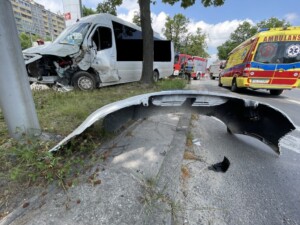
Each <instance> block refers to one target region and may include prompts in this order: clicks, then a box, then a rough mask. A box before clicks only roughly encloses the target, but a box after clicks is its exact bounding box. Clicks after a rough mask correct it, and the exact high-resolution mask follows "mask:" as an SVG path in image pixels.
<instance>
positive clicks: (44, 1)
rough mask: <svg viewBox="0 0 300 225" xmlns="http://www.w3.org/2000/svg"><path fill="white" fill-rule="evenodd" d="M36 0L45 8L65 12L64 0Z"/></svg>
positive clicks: (54, 11) (55, 11)
mask: <svg viewBox="0 0 300 225" xmlns="http://www.w3.org/2000/svg"><path fill="white" fill-rule="evenodd" d="M35 2H37V3H39V4H41V5H43V6H44V7H45V9H47V10H50V11H51V12H53V13H58V12H61V13H63V4H62V1H49V0H35Z"/></svg>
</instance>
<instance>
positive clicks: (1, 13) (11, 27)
mask: <svg viewBox="0 0 300 225" xmlns="http://www.w3.org/2000/svg"><path fill="white" fill-rule="evenodd" d="M0 107H1V110H2V113H3V116H4V119H5V122H6V124H7V126H8V131H9V134H10V136H11V137H13V138H15V139H20V138H21V137H22V135H23V134H27V135H30V136H32V135H34V136H36V135H38V134H40V132H41V129H40V125H39V121H38V118H37V114H36V111H35V105H34V102H33V97H32V93H31V90H30V86H29V81H28V75H27V72H26V68H25V63H24V59H23V55H22V49H21V46H20V41H19V37H18V33H17V28H16V23H15V19H14V16H13V11H12V6H11V2H10V0H1V1H0Z"/></svg>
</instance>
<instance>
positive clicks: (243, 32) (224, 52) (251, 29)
mask: <svg viewBox="0 0 300 225" xmlns="http://www.w3.org/2000/svg"><path fill="white" fill-rule="evenodd" d="M256 33H257V27H256V26H252V25H251V24H250V23H249V22H247V21H245V22H243V23H242V24H240V25H239V26H238V27H237V28H236V29H235V30H234V32H232V33H231V34H230V38H229V40H227V41H226V42H225V43H223V44H222V45H220V46H218V47H217V49H218V57H219V59H220V60H225V59H227V58H228V54H229V53H230V52H231V51H232V50H233V49H234V48H235V47H237V46H238V45H239V44H241V43H242V42H244V41H245V40H247V39H248V38H250V37H252V36H253V35H254V34H256Z"/></svg>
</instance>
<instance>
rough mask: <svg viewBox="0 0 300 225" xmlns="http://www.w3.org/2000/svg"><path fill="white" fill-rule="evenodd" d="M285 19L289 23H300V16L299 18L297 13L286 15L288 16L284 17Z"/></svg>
mask: <svg viewBox="0 0 300 225" xmlns="http://www.w3.org/2000/svg"><path fill="white" fill-rule="evenodd" d="M284 18H285V19H286V20H287V21H288V22H290V23H293V22H296V21H298V19H299V16H298V15H297V14H296V13H289V14H286V15H285V16H284Z"/></svg>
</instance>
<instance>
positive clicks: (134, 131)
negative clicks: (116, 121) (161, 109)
mask: <svg viewBox="0 0 300 225" xmlns="http://www.w3.org/2000/svg"><path fill="white" fill-rule="evenodd" d="M189 120H190V114H184V115H182V114H167V115H158V116H153V117H150V118H148V119H146V120H142V121H137V122H136V123H134V124H133V125H131V126H130V127H129V128H127V129H126V130H125V131H124V132H122V134H121V135H119V136H118V137H116V138H115V139H114V140H112V141H110V142H109V143H107V144H106V145H105V146H102V147H101V149H99V151H100V152H101V151H105V150H107V149H109V150H110V152H109V157H108V158H107V160H106V161H105V162H104V163H103V162H101V161H100V160H99V162H98V163H96V164H95V165H94V168H93V169H92V170H91V171H90V172H89V173H87V174H82V177H81V178H80V180H82V181H83V182H80V183H79V184H77V185H75V186H74V187H72V188H70V189H68V191H67V193H65V192H64V191H63V190H62V189H60V188H56V187H52V188H50V189H49V191H48V192H47V193H43V194H41V195H39V196H35V197H33V198H32V199H26V200H24V202H27V203H29V205H28V206H27V207H26V208H23V207H22V205H20V206H19V207H18V208H17V209H15V211H13V212H12V213H10V214H9V215H8V216H7V217H6V218H4V219H2V221H0V225H7V224H18V225H19V224H39V225H43V224H47V225H48V224H55V225H56V224H63V225H67V224H70V225H71V224H72V225H74V224H85V225H87V224H101V225H106V224H107V225H122V224H124V225H125V224H130V225H131V224H137V225H141V224H147V225H148V224H155V225H159V224H172V222H174V221H173V218H175V217H174V216H172V213H174V207H175V206H176V203H177V202H176V201H177V194H178V193H179V188H180V183H179V180H180V179H179V176H180V174H181V173H180V171H181V164H182V158H183V153H184V150H185V142H186V132H187V129H188V124H189ZM90 176H93V177H94V178H95V180H96V181H97V182H96V183H95V185H92V184H91V183H90V182H84V181H87V180H88V177H90ZM66 206H67V207H66Z"/></svg>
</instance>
